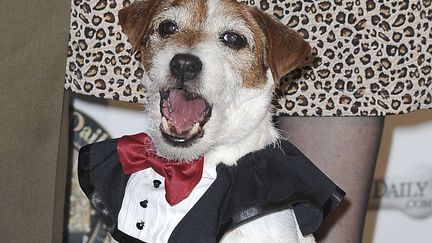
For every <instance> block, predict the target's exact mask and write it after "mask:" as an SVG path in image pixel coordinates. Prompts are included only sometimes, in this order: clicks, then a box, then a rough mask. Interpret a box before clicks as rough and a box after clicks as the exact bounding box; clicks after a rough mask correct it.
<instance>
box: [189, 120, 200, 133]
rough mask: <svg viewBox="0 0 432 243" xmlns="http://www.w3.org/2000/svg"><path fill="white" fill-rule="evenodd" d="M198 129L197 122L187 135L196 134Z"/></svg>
mask: <svg viewBox="0 0 432 243" xmlns="http://www.w3.org/2000/svg"><path fill="white" fill-rule="evenodd" d="M198 129H199V122H197V123H195V125H194V126H193V127H192V129H191V130H190V131H189V135H190V136H192V135H194V134H195V133H197V132H198Z"/></svg>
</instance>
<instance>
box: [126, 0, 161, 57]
mask: <svg viewBox="0 0 432 243" xmlns="http://www.w3.org/2000/svg"><path fill="white" fill-rule="evenodd" d="M158 2H160V1H157V0H144V1H142V0H137V1H135V2H133V3H132V4H131V5H129V6H127V7H125V8H123V9H122V10H120V11H119V13H118V18H119V24H120V26H121V27H122V30H123V32H124V33H125V34H126V35H127V37H128V39H129V42H130V43H131V44H132V53H135V52H136V51H137V50H138V49H139V48H140V46H141V45H142V44H143V43H144V42H145V41H146V39H147V38H148V32H149V28H150V25H151V20H152V19H153V17H154V15H155V12H156V7H157V4H158Z"/></svg>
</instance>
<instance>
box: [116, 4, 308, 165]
mask: <svg viewBox="0 0 432 243" xmlns="http://www.w3.org/2000/svg"><path fill="white" fill-rule="evenodd" d="M119 21H120V25H121V26H122V29H123V31H124V33H126V35H127V36H128V38H129V41H130V43H131V44H132V52H135V51H140V52H141V58H142V63H143V66H144V69H145V70H146V76H145V82H146V87H147V91H148V96H149V104H148V107H147V112H148V118H149V120H148V122H149V123H150V125H151V127H150V131H148V133H149V135H150V136H151V137H152V139H153V140H154V141H155V144H156V146H157V150H158V153H159V154H160V155H162V156H164V157H167V158H174V159H180V160H190V159H194V158H196V157H198V156H200V155H202V154H205V153H207V152H208V151H209V150H210V149H211V148H212V147H215V146H218V145H222V144H224V145H227V144H228V145H229V144H236V143H238V142H239V141H241V140H242V139H244V138H245V137H247V136H249V135H250V134H251V133H254V131H255V130H257V129H258V127H260V126H262V123H263V121H269V120H270V119H271V118H270V101H271V96H272V91H273V87H274V84H275V83H276V85H277V84H278V81H279V79H280V78H281V77H282V76H283V75H285V74H287V73H288V72H289V71H290V70H291V69H293V68H294V67H296V66H297V65H298V64H299V63H300V62H301V61H302V60H303V58H304V57H305V55H306V54H307V53H308V52H309V51H310V47H309V45H308V44H307V43H306V42H305V41H304V40H303V39H302V38H301V37H300V36H299V35H298V34H296V33H295V32H294V31H292V30H290V29H289V28H287V27H286V26H284V25H283V24H281V23H278V22H277V21H276V20H274V19H273V18H272V17H270V16H268V15H266V14H264V13H262V12H259V11H258V10H256V9H254V8H250V7H247V6H246V5H244V4H241V3H238V2H236V1H235V0H165V1H160V0H144V1H139V0H138V1H136V2H134V3H132V4H131V5H130V6H128V7H126V8H124V9H122V10H121V11H120V12H119ZM273 80H274V81H276V82H274V81H273Z"/></svg>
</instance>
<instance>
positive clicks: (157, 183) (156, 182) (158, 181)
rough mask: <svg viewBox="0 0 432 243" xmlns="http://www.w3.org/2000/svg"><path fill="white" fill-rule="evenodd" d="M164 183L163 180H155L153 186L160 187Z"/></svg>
mask: <svg viewBox="0 0 432 243" xmlns="http://www.w3.org/2000/svg"><path fill="white" fill-rule="evenodd" d="M161 184H162V182H161V181H160V180H154V181H153V186H154V188H159V186H160V185H161Z"/></svg>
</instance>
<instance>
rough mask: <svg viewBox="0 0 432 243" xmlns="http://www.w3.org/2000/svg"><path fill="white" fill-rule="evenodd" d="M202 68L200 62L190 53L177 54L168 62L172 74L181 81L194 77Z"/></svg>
mask: <svg viewBox="0 0 432 243" xmlns="http://www.w3.org/2000/svg"><path fill="white" fill-rule="evenodd" d="M201 69H202V62H201V61H200V59H199V58H198V57H197V56H194V55H191V54H177V55H175V56H174V57H173V59H172V60H171V62H170V70H171V73H172V75H174V77H176V78H177V79H179V80H181V81H183V82H184V81H188V80H192V79H194V78H195V77H196V76H197V75H198V73H199V72H201Z"/></svg>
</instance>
